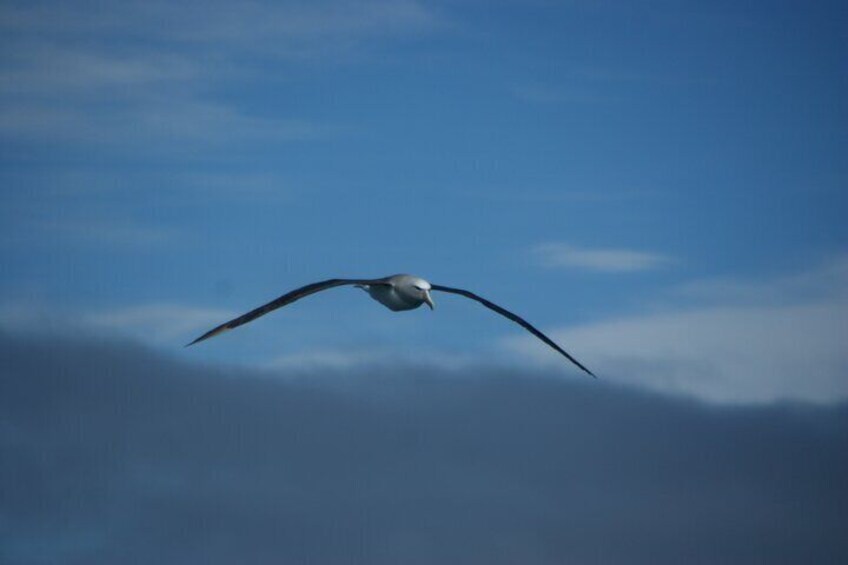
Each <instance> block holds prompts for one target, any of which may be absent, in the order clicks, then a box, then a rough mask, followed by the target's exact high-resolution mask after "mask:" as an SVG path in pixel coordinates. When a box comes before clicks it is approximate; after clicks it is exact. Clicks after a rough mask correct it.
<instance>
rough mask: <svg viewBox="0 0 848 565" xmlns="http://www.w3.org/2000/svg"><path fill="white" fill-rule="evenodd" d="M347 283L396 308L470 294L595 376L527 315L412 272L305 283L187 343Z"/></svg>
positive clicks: (416, 306)
mask: <svg viewBox="0 0 848 565" xmlns="http://www.w3.org/2000/svg"><path fill="white" fill-rule="evenodd" d="M345 285H352V286H355V287H358V288H361V289H362V290H364V291H365V292H367V293H368V294H369V295H370V296H371V298H373V299H374V300H376V301H377V302H379V303H380V304H382V305H383V306H385V307H386V308H388V309H389V310H392V311H394V312H399V311H402V310H414V309H415V308H418V307H419V306H421V305H422V304H426V305H427V306H429V307H430V309H431V310H433V309H434V308H435V304H434V303H433V298H432V297H431V296H430V291H439V292H448V293H451V294H458V295H460V296H465V297H466V298H470V299H471V300H476V301H477V302H479V303H480V304H482V305H483V306H485V307H486V308H489V309H490V310H494V311H495V312H497V313H498V314H500V315H501V316H504V317H505V318H507V319H509V320H512V321H513V322H515V323H517V324H518V325H520V326H521V327H523V328H524V329H526V330H527V331H529V332H530V333H531V334H533V335H534V336H536V337H537V338H539V339H541V340H542V341H544V342H545V343H546V344H548V345H549V346H551V347H552V348H554V349H555V350H556V351H557V352H559V353H560V354H561V355H563V356H564V357H565V358H566V359H568V360H569V361H571V362H572V363H574V364H575V365H577V366H578V367H580V368H581V369H583V370H584V371H586V372H587V373H589V374H590V375H592V376H593V377H594V376H595V374H594V373H592V371H590V370H589V369H587V368H586V367H584V366H583V364H582V363H580V362H579V361H578V360H577V359H575V358H574V357H572V356H571V355H569V354H568V353H567V352H566V351H565V350H564V349H563V348H561V347H560V346H559V345H557V344H556V343H554V341H553V340H552V339H551V338H549V337H548V336H546V335H545V334H543V333H542V332H540V331H539V330H537V329H536V328H535V327H533V325H532V324H530V323H529V322H528V321H526V320H525V319H524V318H522V317H520V316H518V315H516V314H513V313H512V312H510V311H509V310H507V309H506V308H501V307H500V306H498V305H497V304H495V303H494V302H490V301H489V300H486V299H485V298H483V297H482V296H478V295H476V294H474V293H473V292H471V291H469V290H463V289H461V288H451V287H449V286H442V285H439V284H430V283H429V282H427V281H425V280H424V279H422V278H420V277H416V276H413V275H392V276H390V277H384V278H381V279H328V280H326V281H321V282H316V283H312V284H308V285H306V286H302V287H300V288H296V289H295V290H292V291H291V292H287V293H286V294H284V295H282V296H280V297H279V298H277V299H275V300H272V301H271V302H269V303H267V304H264V305H262V306H260V307H258V308H255V309H253V310H251V311H250V312H248V313H246V314H242V315H241V316H239V317H238V318H233V319H232V320H230V321H229V322H224V323H223V324H221V325H220V326H217V327H214V328H212V329H211V330H209V331H208V332H206V333H205V334H203V335H202V336H200V337H198V338H197V339H195V340H194V341H192V342H191V343H189V344H187V345H186V347H188V346H189V345H194V344H195V343H198V342H201V341H203V340H206V339H209V338H210V337H215V336H216V335H218V334H221V333H223V332H225V331H227V330H231V329H233V328H237V327H239V326H241V325H244V324H246V323H248V322H252V321H253V320H255V319H256V318H258V317H260V316H264V315H265V314H267V313H268V312H271V311H273V310H276V309H277V308H282V307H283V306H286V305H288V304H291V303H292V302H294V301H296V300H300V299H301V298H304V297H306V296H309V295H310V294H315V293H316V292H321V291H322V290H327V289H330V288H335V287H337V286H345Z"/></svg>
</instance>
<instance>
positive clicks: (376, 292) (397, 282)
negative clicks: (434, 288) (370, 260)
mask: <svg viewBox="0 0 848 565" xmlns="http://www.w3.org/2000/svg"><path fill="white" fill-rule="evenodd" d="M387 282H388V284H374V285H361V286H360V288H362V289H363V290H365V292H367V293H368V294H369V295H370V296H371V298H373V299H374V300H376V301H377V302H379V303H380V304H382V305H383V306H385V307H386V308H388V309H389V310H392V311H394V312H399V311H401V310H414V309H415V308H418V307H419V306H421V305H422V304H427V305H428V306H429V307H430V309H431V310H432V309H433V307H434V304H433V299H432V298H431V297H430V283H428V282H427V281H425V280H424V279H422V278H420V277H415V276H412V275H393V276H391V277H389V278H388V279H387Z"/></svg>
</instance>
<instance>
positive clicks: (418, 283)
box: [403, 276, 436, 310]
mask: <svg viewBox="0 0 848 565" xmlns="http://www.w3.org/2000/svg"><path fill="white" fill-rule="evenodd" d="M430 289H431V286H430V283H428V282H427V281H425V280H424V279H422V278H420V277H413V276H408V278H406V280H404V281H403V291H404V292H405V293H406V294H408V295H409V296H411V297H413V298H415V299H416V300H420V301H421V302H422V303H423V304H426V305H427V306H429V307H430V310H433V309H434V308H435V307H436V304H435V303H434V302H433V298H432V297H431V296H430Z"/></svg>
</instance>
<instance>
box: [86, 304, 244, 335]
mask: <svg viewBox="0 0 848 565" xmlns="http://www.w3.org/2000/svg"><path fill="white" fill-rule="evenodd" d="M234 316H235V313H234V312H231V311H228V310H224V309H218V308H202V307H195V306H186V305H181V304H167V303H164V304H162V303H156V304H141V305H137V306H127V307H122V308H115V309H111V310H105V311H100V312H92V313H88V314H84V315H82V319H81V324H82V325H83V326H85V327H90V328H94V329H109V330H115V331H117V332H118V333H120V334H123V335H128V336H132V337H136V338H138V339H140V340H141V341H146V342H154V343H156V342H167V343H171V342H174V341H175V340H178V339H184V338H186V336H187V335H189V334H192V333H193V332H195V333H196V332H198V331H200V330H203V329H208V328H209V327H211V326H214V325H217V324H219V323H221V322H222V321H224V320H228V319H230V318H232V317H234Z"/></svg>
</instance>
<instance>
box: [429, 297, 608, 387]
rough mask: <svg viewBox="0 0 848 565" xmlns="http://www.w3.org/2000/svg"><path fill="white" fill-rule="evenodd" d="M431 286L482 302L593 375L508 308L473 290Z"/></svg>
mask: <svg viewBox="0 0 848 565" xmlns="http://www.w3.org/2000/svg"><path fill="white" fill-rule="evenodd" d="M431 288H432V289H433V290H440V291H442V292H450V293H452V294H459V295H460V296H465V297H466V298H470V299H471V300H476V301H477V302H479V303H480V304H482V305H483V306H485V307H486V308H488V309H490V310H494V311H495V312H497V313H498V314H500V315H501V316H503V317H505V318H508V319H510V320H512V321H513V322H515V323H516V324H518V325H520V326H521V327H523V328H524V329H526V330H527V331H529V332H530V333H531V334H533V335H535V336H536V337H538V338H539V339H541V340H542V341H544V342H545V343H547V344H548V345H550V346H551V347H553V348H554V349H555V350H557V351H558V352H559V353H560V354H562V355H563V356H565V358H566V359H568V360H569V361H571V362H572V363H574V364H575V365H577V366H578V367H580V368H581V369H583V370H584V371H586V372H587V373H589V374H590V375H592V376H593V377H595V374H594V373H593V372H592V371H590V370H589V369H587V368H586V367H584V366H583V364H582V363H580V361H578V360H577V359H575V358H574V357H572V356H571V355H569V354H568V353H567V352H566V351H565V350H564V349H563V348H561V347H560V346H559V345H557V344H556V343H554V341H553V340H552V339H551V338H549V337H548V336H546V335H545V334H543V333H542V332H540V331H539V330H537V329H536V328H535V327H534V326H533V325H532V324H530V322H528V321H527V320H525V319H524V318H522V317H521V316H517V315H515V314H513V313H512V312H510V311H509V310H507V309H506V308H501V307H500V306H498V305H497V304H495V303H494V302H491V301H489V300H486V299H485V298H483V297H482V296H478V295H476V294H474V293H473V292H471V291H468V290H463V289H461V288H451V287H449V286H442V285H438V284H434V285H431ZM595 378H597V377H595Z"/></svg>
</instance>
